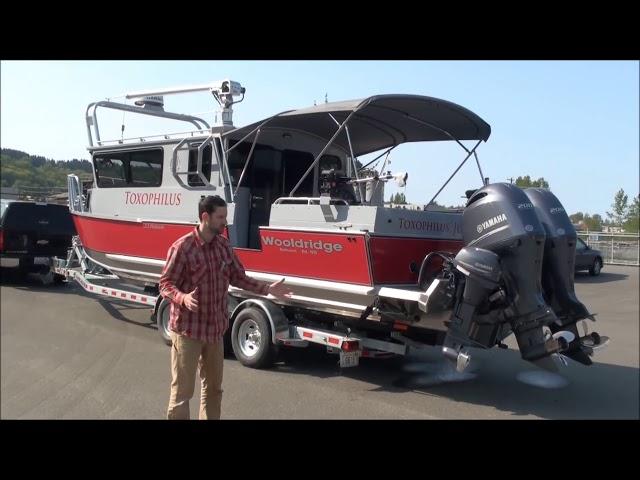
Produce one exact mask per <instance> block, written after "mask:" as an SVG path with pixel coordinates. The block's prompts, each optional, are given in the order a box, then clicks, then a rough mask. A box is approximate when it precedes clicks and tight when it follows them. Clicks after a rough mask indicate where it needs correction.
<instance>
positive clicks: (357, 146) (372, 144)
mask: <svg viewBox="0 0 640 480" xmlns="http://www.w3.org/2000/svg"><path fill="white" fill-rule="evenodd" d="M328 114H331V115H332V116H333V117H334V118H335V119H336V121H337V122H339V123H340V124H342V123H343V122H344V121H345V120H347V119H349V121H348V123H347V127H348V131H349V138H350V139H351V145H352V147H353V153H354V155H355V156H360V155H366V154H367V153H371V152H375V151H378V150H381V149H383V148H388V147H392V146H395V145H399V144H401V143H406V142H432V141H440V140H450V141H452V140H484V141H486V140H487V139H488V138H489V135H491V127H490V126H489V124H488V123H486V122H485V121H484V120H482V119H481V118H480V117H479V116H478V115H476V114H475V113H473V112H472V111H470V110H467V109H466V108H464V107H461V106H460V105H456V104H455V103H451V102H447V101H446V100H440V99H438V98H433V97H425V96H421V95H376V96H373V97H368V98H365V99H359V100H347V101H344V102H333V103H324V104H321V105H317V106H313V107H310V108H304V109H300V110H290V111H286V112H282V113H279V114H277V115H274V116H272V117H269V118H267V119H265V120H261V121H259V122H256V123H253V124H251V125H247V126H244V127H241V128H238V129H235V130H232V131H230V132H228V133H226V134H225V136H226V137H228V138H230V139H232V140H240V139H242V138H243V137H245V136H246V135H247V134H249V133H250V132H251V131H253V130H255V129H257V128H258V127H259V126H260V125H262V127H261V129H262V130H264V129H272V128H277V129H289V130H297V131H301V132H305V133H308V134H311V135H315V136H317V137H320V138H323V139H325V140H326V141H327V142H328V141H329V140H330V139H331V137H333V135H334V134H335V133H336V131H337V129H338V124H336V122H335V121H333V120H332V119H331V117H330V116H329V115H328ZM349 117H350V118H349ZM333 144H334V145H335V146H337V147H340V148H342V149H343V150H344V151H345V152H349V151H350V149H349V141H348V138H347V135H346V134H345V133H344V132H341V133H340V134H339V135H338V137H337V138H336V139H335V140H334V142H333Z"/></svg>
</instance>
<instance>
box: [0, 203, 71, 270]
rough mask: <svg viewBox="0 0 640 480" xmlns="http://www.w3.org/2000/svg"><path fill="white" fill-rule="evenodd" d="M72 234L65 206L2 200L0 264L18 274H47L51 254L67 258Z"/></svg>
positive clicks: (68, 214) (69, 215)
mask: <svg viewBox="0 0 640 480" xmlns="http://www.w3.org/2000/svg"><path fill="white" fill-rule="evenodd" d="M74 235H76V229H75V226H74V224H73V219H72V218H71V214H70V213H69V208H68V207H67V206H66V205H58V204H54V203H38V202H23V201H12V202H6V201H3V209H2V216H1V217H0V265H1V266H2V267H7V268H16V269H18V270H19V271H20V273H35V272H41V273H46V272H47V271H48V270H49V264H50V259H51V257H59V258H66V256H67V250H68V249H69V248H70V247H71V238H72V237H73V236H74Z"/></svg>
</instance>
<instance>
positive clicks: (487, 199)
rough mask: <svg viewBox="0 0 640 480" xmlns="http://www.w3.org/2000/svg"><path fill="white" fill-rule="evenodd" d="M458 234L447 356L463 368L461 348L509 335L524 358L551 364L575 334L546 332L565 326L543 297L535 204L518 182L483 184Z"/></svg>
mask: <svg viewBox="0 0 640 480" xmlns="http://www.w3.org/2000/svg"><path fill="white" fill-rule="evenodd" d="M462 230H463V238H464V242H465V245H466V247H465V248H463V249H462V250H460V252H459V253H458V254H457V255H456V257H455V258H454V259H453V262H452V265H453V269H454V270H455V275H456V276H457V277H458V278H459V279H460V280H459V281H458V282H457V285H458V286H457V289H456V302H455V306H454V309H453V314H452V318H451V324H450V325H449V329H448V332H447V336H446V337H445V340H444V344H443V353H444V355H445V356H447V357H449V358H451V359H455V360H456V362H457V364H458V369H459V370H460V369H461V368H463V367H464V365H465V363H466V362H467V361H468V356H467V353H466V352H465V351H464V350H463V348H464V346H478V347H484V348H491V347H492V346H493V345H495V344H496V343H498V344H499V343H500V341H501V340H502V339H503V338H505V337H506V336H508V335H509V334H510V333H511V331H512V332H513V333H514V334H515V336H516V339H517V342H518V347H519V348H520V353H521V355H522V358H524V359H525V360H529V361H533V362H537V363H539V364H540V365H541V366H549V364H550V363H551V364H553V362H552V361H551V362H550V361H549V357H550V356H551V355H552V354H554V353H559V352H563V351H564V350H566V349H567V348H568V347H569V342H571V341H572V340H573V339H574V336H573V335H571V334H570V333H568V332H564V331H562V330H560V329H557V333H556V334H555V335H550V334H549V331H550V330H551V328H552V327H551V326H552V325H558V326H559V325H562V322H558V318H557V316H556V315H555V313H554V311H553V310H552V308H551V307H550V306H549V305H548V304H547V303H546V301H545V299H544V295H543V289H542V284H541V274H542V267H543V258H544V253H545V241H546V232H545V228H544V227H543V225H542V223H541V222H540V220H539V218H538V216H537V214H536V210H535V208H534V205H533V204H532V202H531V201H530V200H529V198H528V197H527V195H526V194H525V193H524V191H523V190H521V189H520V188H518V187H517V186H515V185H512V184H506V183H497V184H491V185H487V186H485V187H483V188H481V189H479V190H477V191H476V192H475V193H473V195H471V197H470V198H469V200H468V202H467V206H466V208H465V211H464V213H463V218H462ZM465 357H466V358H465Z"/></svg>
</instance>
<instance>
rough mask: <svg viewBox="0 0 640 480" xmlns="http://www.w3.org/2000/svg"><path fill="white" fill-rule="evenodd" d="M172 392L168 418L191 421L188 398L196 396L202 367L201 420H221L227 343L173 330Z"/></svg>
mask: <svg viewBox="0 0 640 480" xmlns="http://www.w3.org/2000/svg"><path fill="white" fill-rule="evenodd" d="M171 339H172V341H173V345H172V346H171V395H170V397H169V408H168V409H167V419H169V420H189V419H190V414H189V400H191V398H192V397H193V393H194V389H195V383H196V370H197V368H198V367H200V379H201V381H202V392H201V394H200V417H199V418H200V420H219V419H220V406H221V403H222V366H223V362H224V344H223V341H222V339H221V340H219V341H218V342H217V343H206V342H201V341H198V340H194V339H191V338H189V337H185V336H183V335H178V334H176V333H171Z"/></svg>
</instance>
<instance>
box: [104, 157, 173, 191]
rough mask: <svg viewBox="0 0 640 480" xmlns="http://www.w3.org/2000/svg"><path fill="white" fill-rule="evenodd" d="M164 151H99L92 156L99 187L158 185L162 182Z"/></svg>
mask: <svg viewBox="0 0 640 480" xmlns="http://www.w3.org/2000/svg"><path fill="white" fill-rule="evenodd" d="M163 157H164V151H163V150H162V149H161V148H157V149H154V150H135V151H132V152H112V153H99V154H95V155H94V156H93V164H94V166H95V170H96V182H97V185H98V187H99V188H118V187H138V188H145V187H158V186H160V185H161V184H162V161H163Z"/></svg>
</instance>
